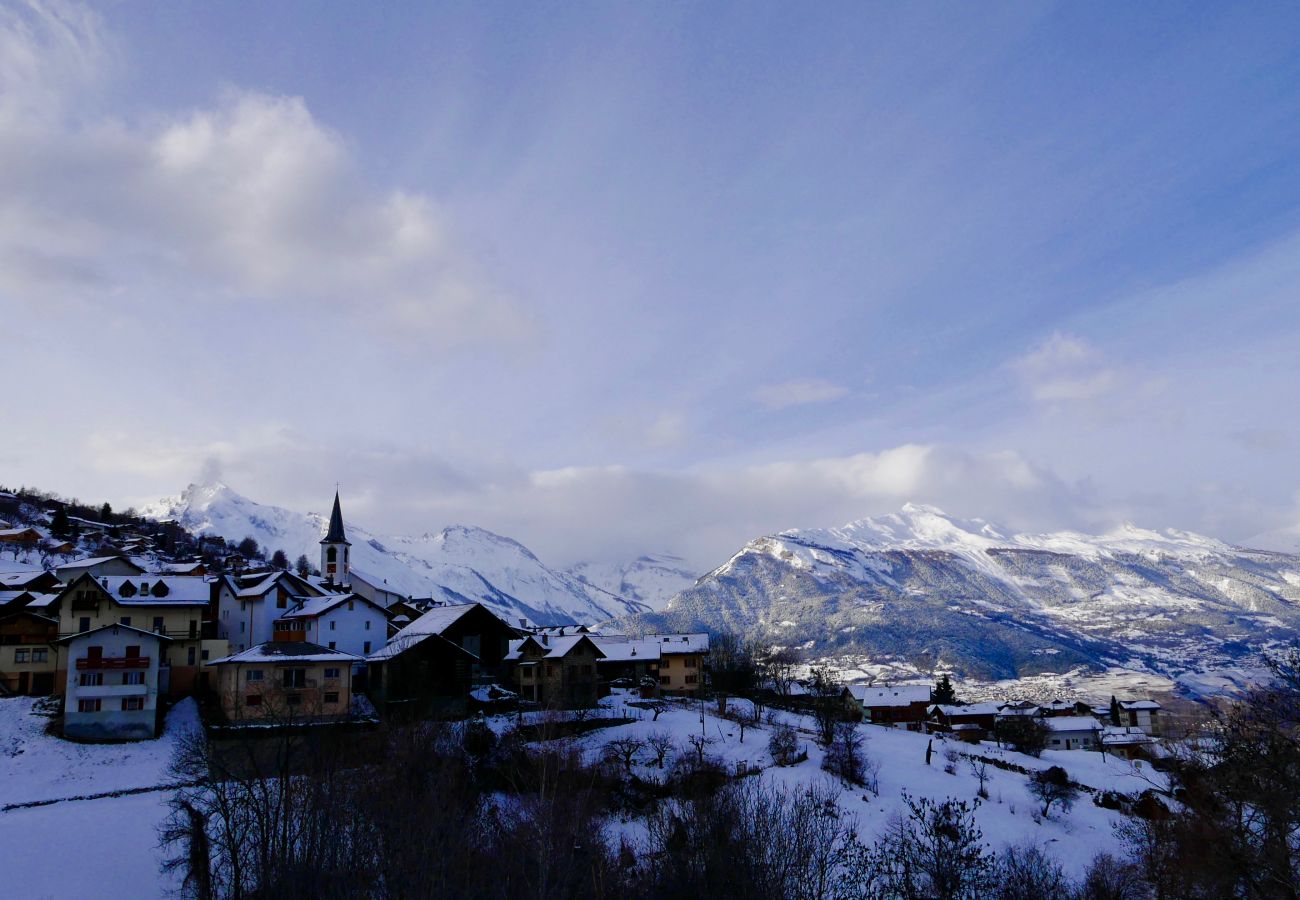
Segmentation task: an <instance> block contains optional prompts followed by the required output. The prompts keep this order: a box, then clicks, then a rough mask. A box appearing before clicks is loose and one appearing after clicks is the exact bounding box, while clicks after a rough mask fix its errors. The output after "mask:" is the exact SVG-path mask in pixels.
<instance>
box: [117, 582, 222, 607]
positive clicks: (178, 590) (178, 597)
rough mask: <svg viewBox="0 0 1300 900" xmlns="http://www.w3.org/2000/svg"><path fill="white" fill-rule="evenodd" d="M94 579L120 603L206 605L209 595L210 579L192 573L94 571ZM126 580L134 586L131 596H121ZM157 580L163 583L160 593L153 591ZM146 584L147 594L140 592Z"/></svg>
mask: <svg viewBox="0 0 1300 900" xmlns="http://www.w3.org/2000/svg"><path fill="white" fill-rule="evenodd" d="M94 580H95V581H96V582H97V583H98V584H99V586H100V587H102V588H103V589H104V590H105V591H107V592H108V593H110V594H112V595H113V600H114V601H115V602H117V603H120V604H121V605H123V606H206V605H207V604H208V602H209V601H210V600H211V598H212V582H210V581H208V580H206V579H204V578H197V577H195V576H193V575H168V576H161V575H96V576H95V577H94ZM127 584H130V585H131V587H132V588H133V589H134V591H135V594H134V595H133V596H130V597H124V596H122V588H123V587H124V586H125V585H127ZM160 584H163V585H166V587H167V593H165V594H164V595H162V596H161V597H159V596H156V595H155V594H154V589H155V588H156V587H157V586H158V585H160ZM146 585H148V587H149V593H147V594H146V593H144V592H143V590H144V587H145V586H146Z"/></svg>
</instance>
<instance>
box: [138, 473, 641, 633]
mask: <svg viewBox="0 0 1300 900" xmlns="http://www.w3.org/2000/svg"><path fill="white" fill-rule="evenodd" d="M142 512H143V515H146V516H149V517H151V518H155V519H175V520H176V521H177V522H179V523H180V524H181V525H182V526H184V527H185V528H186V529H188V530H189V531H191V532H193V533H195V534H204V533H207V534H216V535H220V536H221V537H224V538H225V539H226V540H228V541H239V540H242V539H243V538H245V537H252V538H253V539H255V540H256V541H257V543H258V544H259V545H260V546H262V547H264V548H266V550H267V551H268V552H271V551H274V550H283V551H284V552H285V553H286V554H287V555H288V557H289V559H291V560H293V559H296V558H297V557H298V555H299V554H302V553H305V554H306V555H307V558H308V559H309V560H311V561H312V564H313V565H315V564H317V563H318V562H319V560H320V547H319V544H318V542H319V541H320V539H321V536H322V535H323V534H324V533H325V530H326V525H327V523H328V517H327V516H324V515H321V514H320V513H306V514H304V513H297V512H293V511H292V510H288V509H283V508H281V507H278V506H267V505H264V504H261V503H257V502H254V501H253V500H250V499H248V498H247V497H244V496H242V495H240V494H239V493H237V492H235V491H233V490H231V489H230V488H229V487H227V486H226V485H224V484H221V483H220V482H215V483H211V484H191V485H190V486H189V487H187V488H186V489H185V490H184V491H183V492H181V494H180V495H179V496H176V497H171V498H167V499H164V500H162V501H160V502H158V503H156V504H154V505H152V506H150V507H148V508H146V509H145V510H143V511H142ZM344 512H345V517H346V504H345V505H344ZM346 526H347V533H348V539H349V540H350V541H351V542H352V569H353V571H354V572H357V573H359V574H362V575H364V576H367V577H368V578H370V579H372V580H378V581H384V582H386V583H387V585H388V587H390V588H391V589H393V590H396V591H399V592H400V593H403V594H406V595H407V596H412V597H436V598H439V599H447V600H453V601H464V600H477V601H480V602H482V603H484V604H485V605H487V606H489V607H491V608H492V609H493V610H495V611H497V612H498V613H500V614H501V615H502V616H504V617H507V620H508V621H514V620H515V619H516V618H518V617H520V616H524V617H527V618H528V619H530V620H531V621H533V622H536V623H538V624H572V623H590V622H600V621H605V620H607V619H610V618H613V617H615V616H625V615H629V614H635V613H638V612H643V611H645V610H646V607H645V606H643V605H642V604H641V603H639V602H637V601H636V600H635V599H634V598H624V597H620V596H617V595H616V594H614V593H611V592H609V591H606V590H603V589H601V588H600V587H598V586H596V585H593V584H589V583H586V582H583V581H580V580H579V579H578V578H576V577H575V576H573V575H571V574H569V573H567V572H562V571H556V570H554V569H551V568H548V567H547V566H546V565H545V564H543V563H542V562H541V560H539V559H538V558H537V557H536V556H535V555H533V553H532V552H531V551H530V550H529V549H528V548H527V547H525V546H523V545H522V544H520V543H519V542H518V541H514V540H511V539H510V538H507V537H502V536H501V535H499V534H493V533H492V532H490V531H486V530H484V529H482V528H473V527H468V526H464V525H454V526H451V527H448V528H444V529H442V530H441V531H438V532H434V533H427V534H422V535H418V536H398V537H385V536H381V535H377V534H375V533H373V532H371V531H368V530H367V529H365V528H363V527H362V526H360V525H358V524H357V523H355V522H353V521H351V520H347V521H346Z"/></svg>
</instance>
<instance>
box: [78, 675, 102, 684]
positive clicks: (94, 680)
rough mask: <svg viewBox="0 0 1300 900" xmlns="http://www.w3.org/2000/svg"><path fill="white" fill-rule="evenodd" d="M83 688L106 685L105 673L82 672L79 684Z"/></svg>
mask: <svg viewBox="0 0 1300 900" xmlns="http://www.w3.org/2000/svg"><path fill="white" fill-rule="evenodd" d="M79 683H80V684H81V686H82V687H96V686H97V685H101V684H103V683H104V673H103V672H82V673H81V680H80V682H79Z"/></svg>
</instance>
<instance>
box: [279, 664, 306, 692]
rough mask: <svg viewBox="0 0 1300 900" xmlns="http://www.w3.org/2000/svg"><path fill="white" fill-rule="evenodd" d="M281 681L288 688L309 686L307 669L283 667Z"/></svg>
mask: <svg viewBox="0 0 1300 900" xmlns="http://www.w3.org/2000/svg"><path fill="white" fill-rule="evenodd" d="M280 683H281V684H282V685H284V686H285V687H287V688H300V687H306V686H307V670H306V669H282V670H280Z"/></svg>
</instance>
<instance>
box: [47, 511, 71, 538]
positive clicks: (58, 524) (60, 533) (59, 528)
mask: <svg viewBox="0 0 1300 900" xmlns="http://www.w3.org/2000/svg"><path fill="white" fill-rule="evenodd" d="M70 533H71V528H69V527H68V514H67V512H65V511H64V509H63V507H62V506H60V507H59V508H58V509H56V510H54V518H53V520H51V521H50V534H52V535H54V536H55V537H61V538H65V537H67V536H68V535H69V534H70Z"/></svg>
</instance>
